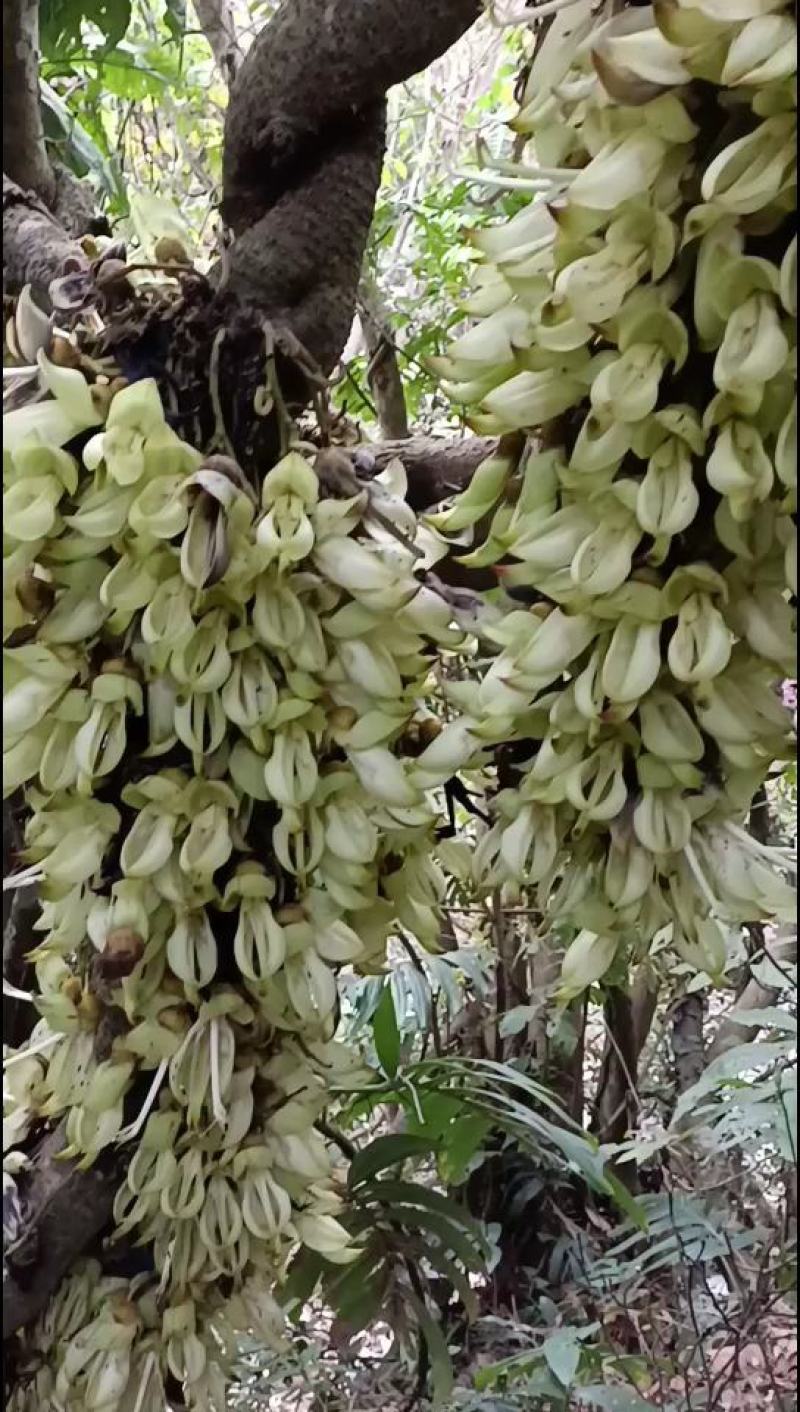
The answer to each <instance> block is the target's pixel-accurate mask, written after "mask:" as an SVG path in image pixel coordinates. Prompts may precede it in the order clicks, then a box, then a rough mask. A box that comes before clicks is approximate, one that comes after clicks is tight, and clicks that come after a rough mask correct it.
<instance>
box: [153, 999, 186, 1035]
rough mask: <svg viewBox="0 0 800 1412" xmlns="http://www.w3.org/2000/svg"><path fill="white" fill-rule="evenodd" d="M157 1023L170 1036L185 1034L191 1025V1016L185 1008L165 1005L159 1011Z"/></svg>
mask: <svg viewBox="0 0 800 1412" xmlns="http://www.w3.org/2000/svg"><path fill="white" fill-rule="evenodd" d="M158 1023H159V1024H160V1025H163V1027H164V1029H165V1030H169V1032H170V1034H185V1033H186V1031H187V1030H188V1028H189V1025H190V1024H191V1015H190V1014H189V1011H188V1010H187V1009H186V1008H185V1006H181V1005H167V1006H165V1008H164V1009H163V1010H159V1012H158Z"/></svg>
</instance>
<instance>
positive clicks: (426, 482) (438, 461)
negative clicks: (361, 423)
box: [368, 436, 497, 511]
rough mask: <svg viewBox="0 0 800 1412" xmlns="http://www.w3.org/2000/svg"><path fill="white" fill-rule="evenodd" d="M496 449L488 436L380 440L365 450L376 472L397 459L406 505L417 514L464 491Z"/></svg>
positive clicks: (493, 440)
mask: <svg viewBox="0 0 800 1412" xmlns="http://www.w3.org/2000/svg"><path fill="white" fill-rule="evenodd" d="M496 446H497V439H496V438H492V437H488V436H468V437H464V439H463V440H462V441H442V440H440V439H439V438H438V437H434V436H415V437H412V438H410V440H408V441H405V440H400V441H381V442H378V443H376V444H375V445H374V446H370V447H369V448H368V450H369V453H370V455H371V456H372V457H373V458H374V461H375V466H376V469H377V470H378V471H382V470H383V469H384V468H385V467H386V466H388V464H389V462H390V461H393V460H394V459H395V457H397V456H399V457H400V460H401V461H402V462H403V465H404V466H405V468H406V474H407V475H408V502H409V504H410V505H411V507H412V509H414V510H417V511H419V510H428V509H430V508H431V506H432V505H438V504H439V502H440V501H442V500H446V499H448V497H449V496H451V495H457V494H458V493H459V491H462V490H464V489H466V487H467V486H468V485H469V483H470V481H471V480H472V477H473V476H474V474H475V472H476V470H477V469H478V466H479V465H480V464H481V461H485V460H486V457H487V456H490V455H491V454H492V452H493V451H494V450H495V448H496Z"/></svg>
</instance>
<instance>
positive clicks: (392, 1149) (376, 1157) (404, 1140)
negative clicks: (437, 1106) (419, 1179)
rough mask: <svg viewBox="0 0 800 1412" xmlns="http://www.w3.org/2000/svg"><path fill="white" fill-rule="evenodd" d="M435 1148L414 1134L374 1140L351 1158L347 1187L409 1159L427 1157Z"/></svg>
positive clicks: (390, 1135)
mask: <svg viewBox="0 0 800 1412" xmlns="http://www.w3.org/2000/svg"><path fill="white" fill-rule="evenodd" d="M437 1147H438V1143H436V1142H434V1141H432V1140H431V1139H430V1138H426V1137H418V1136H417V1135H416V1134H415V1133H390V1134H389V1135H388V1136H387V1137H379V1138H376V1139H375V1141H374V1142H371V1143H370V1145H369V1147H365V1148H364V1150H363V1152H359V1153H357V1154H356V1156H355V1157H354V1158H353V1161H352V1162H351V1164H350V1173H349V1176H348V1179H347V1181H348V1185H349V1187H350V1188H351V1189H353V1188H354V1187H357V1186H360V1185H361V1184H362V1183H363V1182H366V1181H369V1179H370V1177H374V1176H375V1174H376V1173H377V1172H382V1171H384V1169H385V1168H386V1167H393V1166H395V1165H396V1163H398V1162H405V1161H406V1159H407V1158H409V1157H428V1156H430V1154H431V1153H432V1152H435V1151H436V1150H437Z"/></svg>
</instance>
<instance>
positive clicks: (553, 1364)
mask: <svg viewBox="0 0 800 1412" xmlns="http://www.w3.org/2000/svg"><path fill="white" fill-rule="evenodd" d="M542 1354H543V1356H544V1358H545V1360H546V1362H547V1366H548V1368H549V1369H550V1371H551V1372H553V1373H555V1375H556V1377H557V1378H558V1381H559V1382H560V1383H561V1384H562V1386H563V1387H565V1388H568V1387H571V1386H572V1382H573V1380H574V1377H575V1374H576V1373H577V1371H578V1364H579V1363H580V1361H581V1346H580V1344H579V1342H578V1340H577V1339H576V1337H575V1335H574V1334H573V1333H570V1331H569V1329H559V1330H558V1332H557V1333H554V1334H551V1336H550V1338H548V1339H546V1340H545V1342H544V1343H543V1344H542Z"/></svg>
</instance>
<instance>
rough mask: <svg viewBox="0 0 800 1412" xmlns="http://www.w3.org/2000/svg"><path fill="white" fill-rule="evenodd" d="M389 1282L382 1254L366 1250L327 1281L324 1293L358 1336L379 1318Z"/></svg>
mask: <svg viewBox="0 0 800 1412" xmlns="http://www.w3.org/2000/svg"><path fill="white" fill-rule="evenodd" d="M389 1279H390V1271H389V1269H388V1267H387V1265H386V1261H385V1258H384V1256H383V1254H382V1253H381V1252H376V1251H374V1250H373V1251H369V1250H367V1252H366V1253H365V1254H364V1255H363V1256H362V1258H361V1259H360V1260H357V1261H356V1262H355V1263H354V1264H353V1265H348V1267H347V1269H346V1270H344V1271H340V1272H339V1271H337V1273H336V1274H335V1275H334V1277H333V1279H332V1280H327V1281H326V1282H325V1289H324V1293H325V1296H326V1298H327V1300H328V1302H329V1304H330V1305H331V1307H332V1308H334V1309H335V1310H336V1312H337V1314H338V1315H339V1317H340V1319H343V1320H344V1321H345V1323H347V1324H348V1325H349V1326H350V1328H351V1329H352V1331H353V1333H358V1332H360V1330H361V1329H364V1328H366V1327H367V1325H368V1324H371V1323H374V1322H375V1321H376V1319H379V1318H380V1316H381V1311H382V1307H383V1300H384V1297H385V1295H386V1290H387V1287H388V1284H389Z"/></svg>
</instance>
